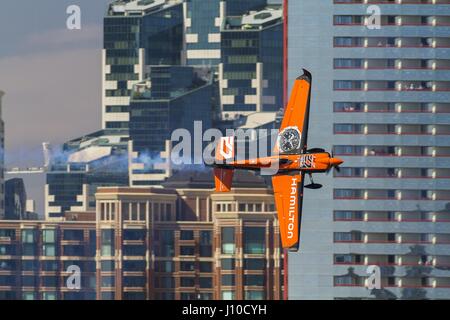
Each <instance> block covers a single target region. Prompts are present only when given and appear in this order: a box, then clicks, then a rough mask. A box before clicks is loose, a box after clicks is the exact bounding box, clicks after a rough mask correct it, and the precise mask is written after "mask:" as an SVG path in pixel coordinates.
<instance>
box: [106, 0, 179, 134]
mask: <svg viewBox="0 0 450 320" xmlns="http://www.w3.org/2000/svg"><path fill="white" fill-rule="evenodd" d="M182 9H183V8H182V4H181V1H178V2H174V1H171V2H167V1H165V0H155V1H129V2H127V3H124V2H123V1H116V2H113V3H112V4H111V5H110V7H109V10H108V13H107V16H106V17H105V19H104V50H103V112H102V114H103V127H104V128H106V129H125V128H128V121H129V113H128V111H129V110H128V109H129V104H130V95H131V90H132V89H133V85H134V84H136V83H137V82H139V81H142V80H143V79H144V77H145V75H144V67H145V66H146V65H158V64H166V65H179V64H180V63H181V51H182V47H183V45H182V44H183V10H182Z"/></svg>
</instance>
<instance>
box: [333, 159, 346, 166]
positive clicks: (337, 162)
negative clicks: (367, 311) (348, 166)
mask: <svg viewBox="0 0 450 320" xmlns="http://www.w3.org/2000/svg"><path fill="white" fill-rule="evenodd" d="M343 163H344V161H343V160H341V159H339V158H331V159H330V165H331V166H332V167H338V166H340V165H341V164H343Z"/></svg>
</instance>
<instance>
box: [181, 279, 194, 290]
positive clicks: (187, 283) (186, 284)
mask: <svg viewBox="0 0 450 320" xmlns="http://www.w3.org/2000/svg"><path fill="white" fill-rule="evenodd" d="M180 284H181V287H183V288H193V287H195V278H192V277H189V278H188V277H181V279H180Z"/></svg>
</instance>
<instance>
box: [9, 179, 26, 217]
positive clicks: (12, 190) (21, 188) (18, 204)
mask: <svg viewBox="0 0 450 320" xmlns="http://www.w3.org/2000/svg"><path fill="white" fill-rule="evenodd" d="M26 205H27V192H26V190H25V184H24V183H23V179H20V178H13V179H9V180H6V182H5V219H7V220H22V219H26V216H27V208H26Z"/></svg>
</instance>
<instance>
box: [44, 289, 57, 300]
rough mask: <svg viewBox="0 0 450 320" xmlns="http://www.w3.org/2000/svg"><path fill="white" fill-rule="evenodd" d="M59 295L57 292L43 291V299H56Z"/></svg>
mask: <svg viewBox="0 0 450 320" xmlns="http://www.w3.org/2000/svg"><path fill="white" fill-rule="evenodd" d="M56 298H57V295H56V292H53V291H51V292H43V293H42V300H56Z"/></svg>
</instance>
